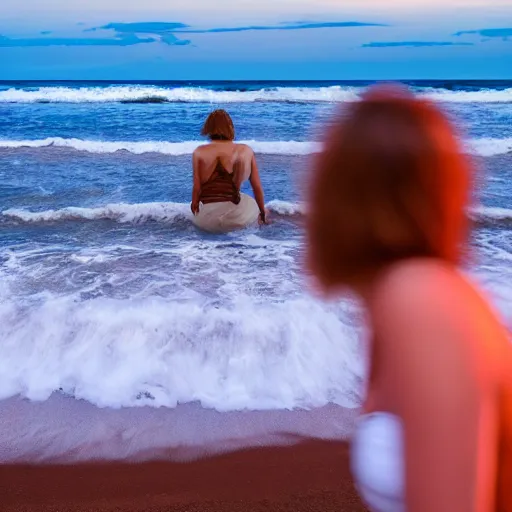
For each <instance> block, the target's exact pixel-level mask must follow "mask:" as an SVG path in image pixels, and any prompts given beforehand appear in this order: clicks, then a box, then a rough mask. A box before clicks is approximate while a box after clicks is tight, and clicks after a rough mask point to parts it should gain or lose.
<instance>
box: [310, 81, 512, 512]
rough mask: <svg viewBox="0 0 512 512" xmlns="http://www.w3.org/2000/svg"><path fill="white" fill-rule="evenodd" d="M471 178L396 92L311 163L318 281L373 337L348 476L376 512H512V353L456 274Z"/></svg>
mask: <svg viewBox="0 0 512 512" xmlns="http://www.w3.org/2000/svg"><path fill="white" fill-rule="evenodd" d="M471 180H472V169H471V165H470V162H469V161H468V160H467V159H466V157H465V156H464V155H463V153H462V151H461V148H460V146H459V142H458V140H457V137H456V135H455V133H454V129H453V128H452V126H451V125H450V123H449V121H448V120H447V119H446V117H445V116H444V115H443V114H442V113H441V112H440V111H439V110H438V109H437V108H436V107H435V106H434V105H433V104H431V103H429V102H427V101H425V100H421V99H416V98H414V97H413V96H412V94H410V93H408V92H407V91H406V90H404V89H401V88H399V87H398V86H397V87H395V86H378V87H374V88H372V89H370V90H369V91H368V92H367V93H366V95H365V97H363V98H362V100H361V101H358V102H356V103H354V104H351V105H349V106H348V107H346V110H345V111H344V112H343V113H342V114H341V115H340V116H339V118H338V119H337V121H336V122H335V123H334V125H333V126H332V127H331V128H330V130H329V132H328V134H327V137H326V141H325V145H324V149H323V152H322V153H321V154H319V156H318V157H317V159H316V162H315V174H314V180H313V184H312V188H311V197H310V215H309V219H308V237H309V244H308V256H309V266H310V269H311V270H312V272H313V274H314V275H315V276H316V278H317V280H318V283H319V285H320V286H321V288H322V289H323V291H324V292H326V293H329V294H331V293H336V292H339V291H340V290H342V289H343V288H345V289H349V290H351V291H352V292H355V293H356V294H357V295H358V296H359V297H360V298H361V299H362V301H363V303H364V306H365V308H366V311H367V315H368V319H369V323H370V327H371V331H372V340H371V345H370V348H371V357H370V371H369V375H370V379H369V383H368V394H367V399H366V403H365V405H364V409H365V413H364V414H363V416H362V417H361V419H360V421H359V422H358V425H357V429H356V432H355V434H354V438H353V444H352V470H353V473H354V477H355V480H356V482H357V486H358V489H359V491H360V493H361V494H362V496H363V498H364V499H365V501H366V502H367V503H368V505H369V506H370V508H371V510H373V511H377V512H395V511H408V512H423V511H425V512H427V511H428V512H471V511H479V512H480V511H482V512H483V511H486V512H487V511H497V510H499V511H507V512H508V511H512V494H511V493H512V347H511V346H510V342H509V340H508V338H507V333H506V331H505V329H504V328H503V327H502V326H501V325H500V323H499V322H498V320H497V319H496V317H495V315H494V313H493V311H492V310H491V308H490V307H489V305H488V304H487V302H486V301H485V300H484V299H483V298H482V296H481V295H480V293H479V291H478V290H477V288H476V286H475V285H474V283H472V282H471V281H470V280H469V279H468V278H467V277H465V276H464V275H463V274H462V273H461V272H460V271H459V270H458V268H457V267H458V265H459V263H461V261H462V259H463V256H464V255H465V253H466V252H467V250H468V245H467V243H468V242H467V235H468V231H469V230H468V223H467V219H466V208H467V206H468V201H469V198H470V195H471V186H470V185H471Z"/></svg>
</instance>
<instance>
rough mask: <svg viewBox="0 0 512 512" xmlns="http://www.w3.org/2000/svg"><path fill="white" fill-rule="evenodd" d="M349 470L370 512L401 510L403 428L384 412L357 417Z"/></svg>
mask: <svg viewBox="0 0 512 512" xmlns="http://www.w3.org/2000/svg"><path fill="white" fill-rule="evenodd" d="M351 468H352V474H353V476H354V480H355V482H356V487H357V489H358V491H359V494H360V495H361V497H362V498H363V500H364V501H365V502H366V504H367V505H368V506H369V507H370V510H371V511H372V512H404V511H405V485H404V483H405V472H404V448H403V427H402V423H401V421H400V418H398V417H397V416H395V415H394V414H390V413H386V412H374V413H371V414H365V415H363V416H361V417H360V419H359V420H358V424H357V427H356V430H355V433H354V436H353V438H352V446H351Z"/></svg>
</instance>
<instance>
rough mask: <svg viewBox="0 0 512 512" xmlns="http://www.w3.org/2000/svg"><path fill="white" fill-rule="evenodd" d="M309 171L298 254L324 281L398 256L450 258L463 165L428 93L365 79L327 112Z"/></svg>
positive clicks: (461, 240) (466, 174) (464, 222)
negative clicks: (365, 86) (354, 94)
mask: <svg viewBox="0 0 512 512" xmlns="http://www.w3.org/2000/svg"><path fill="white" fill-rule="evenodd" d="M313 170H314V174H313V176H312V183H311V186H310V187H309V194H310V197H309V211H308V218H307V236H308V252H307V259H308V266H309V269H310V270H311V271H312V272H313V274H314V275H315V276H316V277H317V279H318V281H319V283H320V285H321V286H322V287H323V288H324V290H326V291H327V290H329V289H332V288H335V287H339V286H344V285H351V284H355V283H356V282H359V281H360V280H361V279H366V278H367V277H368V276H372V275H374V274H375V273H376V272H378V271H379V270H380V269H381V268H382V267H384V266H386V265H388V264H390V263H393V262H395V261H397V260H400V259H404V258H411V257H425V256H426V257H433V258H439V259H442V260H445V261H448V262H451V263H454V264H455V263H459V262H460V260H461V256H462V253H463V248H464V244H465V242H466V237H467V233H468V229H467V228H468V219H467V217H466V211H465V207H466V205H467V202H468V200H469V196H470V189H471V187H470V176H471V165H470V162H469V159H468V158H467V157H466V156H465V154H464V153H463V151H462V149H461V147H460V145H459V139H458V136H457V135H456V132H455V130H454V128H453V127H452V125H451V123H450V121H449V120H448V118H447V117H446V116H445V115H444V114H443V113H442V112H441V111H440V110H439V109H438V108H437V107H436V106H435V105H434V104H433V103H431V102H430V101H427V100H425V99H420V98H416V97H415V96H414V95H413V94H412V93H410V92H409V91H408V90H407V89H405V88H402V87H399V86H392V85H387V86H382V85H381V86H374V87H372V88H370V89H369V90H368V91H367V92H366V94H364V95H363V97H362V98H361V99H360V100H359V101H356V102H354V103H352V104H349V105H347V106H345V107H343V108H342V111H341V112H340V113H339V114H338V115H337V116H336V117H335V119H334V123H333V124H332V126H330V127H329V128H328V130H327V132H326V135H325V139H324V143H323V150H322V151H321V152H320V153H319V154H318V155H317V156H316V157H315V158H314V162H313Z"/></svg>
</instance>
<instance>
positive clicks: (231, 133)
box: [201, 110, 235, 140]
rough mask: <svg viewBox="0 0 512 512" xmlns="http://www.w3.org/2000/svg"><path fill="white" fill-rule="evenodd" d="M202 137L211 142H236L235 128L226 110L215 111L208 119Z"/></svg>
mask: <svg viewBox="0 0 512 512" xmlns="http://www.w3.org/2000/svg"><path fill="white" fill-rule="evenodd" d="M201 135H203V136H205V137H209V138H210V139H211V140H234V139H235V127H234V126H233V121H232V119H231V117H230V115H229V114H228V113H227V112H226V111H225V110H214V111H213V112H212V113H211V114H210V115H209V116H208V117H207V118H206V121H205V123H204V125H203V129H202V130H201Z"/></svg>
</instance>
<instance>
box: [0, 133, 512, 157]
mask: <svg viewBox="0 0 512 512" xmlns="http://www.w3.org/2000/svg"><path fill="white" fill-rule="evenodd" d="M239 142H241V143H243V144H248V145H249V146H251V147H252V148H253V149H254V151H255V152H256V153H259V154H269V155H308V154H312V153H315V152H318V151H320V150H321V143H318V142H312V141H307V142H301V141H294V140H290V141H284V140H283V141H258V140H244V141H239ZM201 144H204V141H199V140H189V141H183V142H166V141H141V142H135V141H104V140H82V139H64V138H61V137H49V138H46V139H35V140H7V139H0V148H10V149H16V148H47V147H58V148H69V149H73V150H76V151H85V152H88V153H96V154H98V153H116V152H117V151H128V152H130V153H132V154H135V155H142V154H146V153H161V154H164V155H172V156H181V155H189V154H191V153H192V152H193V151H194V150H195V149H196V148H197V147H198V146H200V145H201ZM464 144H465V146H466V149H467V151H468V152H469V153H472V154H475V155H479V156H483V157H490V156H495V155H504V154H507V153H512V137H508V138H503V139H498V138H489V137H486V138H475V139H470V140H468V141H465V142H464Z"/></svg>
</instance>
